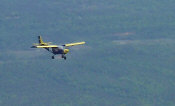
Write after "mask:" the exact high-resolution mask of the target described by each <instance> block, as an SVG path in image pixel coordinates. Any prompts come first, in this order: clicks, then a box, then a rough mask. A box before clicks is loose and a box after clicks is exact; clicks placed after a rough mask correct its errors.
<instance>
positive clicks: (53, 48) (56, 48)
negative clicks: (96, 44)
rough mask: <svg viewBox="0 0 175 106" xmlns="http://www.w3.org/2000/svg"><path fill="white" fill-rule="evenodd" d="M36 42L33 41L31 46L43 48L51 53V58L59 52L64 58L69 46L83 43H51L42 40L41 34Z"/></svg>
mask: <svg viewBox="0 0 175 106" xmlns="http://www.w3.org/2000/svg"><path fill="white" fill-rule="evenodd" d="M38 42H39V43H34V44H33V46H32V47H31V48H44V49H46V50H47V51H49V52H51V53H52V54H53V56H52V59H55V55H57V54H58V55H59V54H60V55H61V57H62V58H64V60H66V56H65V55H66V54H67V53H68V52H69V49H68V48H69V47H71V46H76V45H82V44H85V42H76V43H69V44H64V45H51V43H52V42H47V43H46V42H44V41H43V40H42V37H41V36H38Z"/></svg>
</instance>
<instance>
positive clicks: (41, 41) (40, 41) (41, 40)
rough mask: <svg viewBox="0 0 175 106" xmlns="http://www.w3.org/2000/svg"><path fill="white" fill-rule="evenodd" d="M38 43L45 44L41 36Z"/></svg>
mask: <svg viewBox="0 0 175 106" xmlns="http://www.w3.org/2000/svg"><path fill="white" fill-rule="evenodd" d="M38 41H39V43H40V44H44V42H43V39H42V37H41V36H38Z"/></svg>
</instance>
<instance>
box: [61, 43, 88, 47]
mask: <svg viewBox="0 0 175 106" xmlns="http://www.w3.org/2000/svg"><path fill="white" fill-rule="evenodd" d="M83 44H85V42H77V43H69V44H65V45H63V46H66V47H70V46H76V45H83Z"/></svg>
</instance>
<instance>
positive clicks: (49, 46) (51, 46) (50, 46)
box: [32, 45, 58, 48]
mask: <svg viewBox="0 0 175 106" xmlns="http://www.w3.org/2000/svg"><path fill="white" fill-rule="evenodd" d="M54 47H58V45H48V46H40V45H36V46H32V48H54Z"/></svg>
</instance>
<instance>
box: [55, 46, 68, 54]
mask: <svg viewBox="0 0 175 106" xmlns="http://www.w3.org/2000/svg"><path fill="white" fill-rule="evenodd" d="M68 52H69V49H64V47H62V46H59V47H54V48H52V53H53V54H55V55H56V54H67V53H68Z"/></svg>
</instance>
